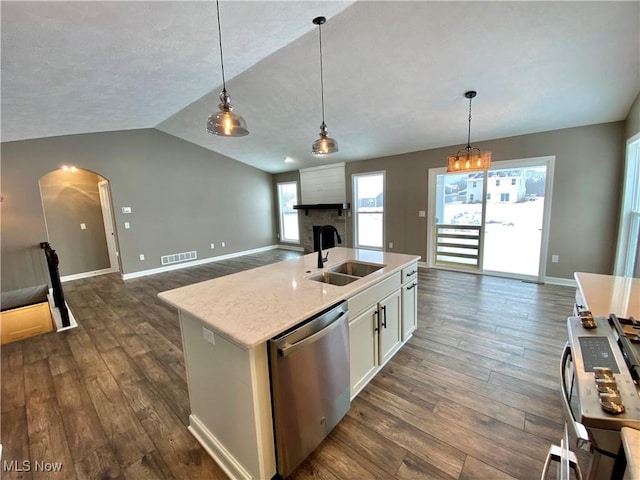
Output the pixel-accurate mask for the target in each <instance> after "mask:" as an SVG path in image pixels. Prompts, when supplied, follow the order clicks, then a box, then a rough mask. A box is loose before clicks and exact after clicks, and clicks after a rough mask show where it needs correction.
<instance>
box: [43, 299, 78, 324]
mask: <svg viewBox="0 0 640 480" xmlns="http://www.w3.org/2000/svg"><path fill="white" fill-rule="evenodd" d="M47 300H48V301H49V310H51V316H52V317H53V321H54V322H55V324H56V332H63V331H65V330H71V329H72V328H76V327H77V326H78V322H76V319H75V317H74V316H73V313H71V309H70V308H69V305H67V302H64V304H65V305H67V313H69V326H68V327H63V326H62V315H60V309H59V308H58V307H56V303H55V301H54V300H53V290H52V289H51V288H50V289H49V293H48V294H47Z"/></svg>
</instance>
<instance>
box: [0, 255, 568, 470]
mask: <svg viewBox="0 0 640 480" xmlns="http://www.w3.org/2000/svg"><path fill="white" fill-rule="evenodd" d="M297 255H299V254H298V253H295V252H290V251H284V250H274V251H270V252H266V253H261V254H258V255H249V256H245V257H241V258H237V259H231V260H225V261H221V262H216V263H211V264H208V265H203V266H199V267H193V268H189V269H183V270H177V271H174V272H169V273H164V274H158V275H154V276H150V277H143V278H139V279H135V280H129V281H126V282H124V281H122V280H121V279H120V277H119V275H117V274H110V275H103V276H100V277H94V278H90V279H85V280H78V281H74V282H69V283H65V284H64V289H65V294H66V297H67V301H68V304H69V305H70V307H71V309H72V311H73V313H74V315H75V317H76V318H77V320H78V323H79V327H78V328H76V329H73V330H70V331H67V332H62V333H50V334H45V335H42V336H39V337H34V338H32V339H28V340H24V341H22V342H18V343H13V344H9V345H6V346H3V347H2V351H1V357H2V397H1V400H2V405H1V410H2V418H1V428H2V430H1V435H0V438H1V441H2V445H3V451H2V466H3V470H7V469H8V468H9V467H8V466H7V465H8V463H9V462H11V461H12V460H15V461H17V462H18V465H17V466H18V467H20V468H21V469H22V470H23V471H22V472H18V471H16V468H13V471H4V472H3V473H2V478H3V479H15V478H24V479H65V480H71V479H78V480H83V479H113V478H119V479H124V478H127V479H135V480H137V479H147V478H149V479H152V478H158V479H178V480H182V479H224V478H226V476H225V475H224V473H223V472H222V471H221V469H220V468H219V467H218V466H217V465H216V463H215V462H214V461H213V460H212V459H211V458H210V457H209V456H208V455H207V454H206V452H205V451H204V450H203V449H202V448H201V447H200V445H199V444H198V443H197V441H196V440H195V439H194V438H193V437H192V435H191V434H190V433H189V432H188V430H187V428H186V425H187V424H188V415H189V398H188V392H187V384H186V378H185V368H184V358H183V354H182V345H181V338H180V328H179V325H178V320H177V313H176V311H175V310H174V309H173V308H171V307H169V306H167V305H165V304H163V303H161V302H159V301H158V299H157V296H156V295H157V293H158V292H161V291H164V290H169V289H172V288H176V287H179V286H183V285H187V284H191V283H195V282H198V281H202V280H206V279H210V278H215V277H220V276H223V275H227V274H230V273H233V272H237V271H241V270H246V269H249V268H254V267H257V266H260V265H263V264H266V263H271V262H275V261H280V260H283V259H286V258H290V257H294V256H297ZM419 281H420V284H419V293H418V300H419V306H418V316H419V320H418V330H417V331H416V333H415V334H414V336H413V338H412V339H411V340H410V341H409V342H408V343H407V345H405V346H404V347H403V348H402V349H401V350H400V352H398V353H397V354H396V356H395V357H394V358H393V359H392V360H391V361H390V363H389V364H387V366H386V367H385V368H384V369H383V370H382V371H381V372H380V373H379V374H378V375H377V376H376V378H374V380H373V381H372V382H371V383H370V384H369V385H368V386H367V387H366V388H365V389H364V390H363V391H362V393H361V394H360V395H359V396H358V397H357V398H356V399H355V400H354V402H353V403H352V406H351V410H350V411H349V413H348V414H347V416H346V417H345V418H344V420H343V421H342V422H341V423H340V424H339V425H338V426H337V427H336V428H335V429H334V430H333V432H332V433H331V434H330V435H329V437H328V438H327V439H326V440H325V441H324V442H323V443H322V444H321V445H320V447H319V448H318V449H317V450H316V451H315V452H314V453H313V454H311V456H310V457H309V458H308V459H307V460H306V461H305V462H304V463H303V464H302V465H301V466H300V467H299V468H298V469H297V470H296V471H295V472H294V474H293V475H292V478H294V479H311V478H313V479H322V480H330V479H340V480H343V479H358V480H360V479H390V478H396V479H430V478H442V479H491V480H494V479H507V478H518V479H534V478H535V479H538V478H540V474H541V471H542V465H543V462H544V458H545V456H546V453H547V450H548V448H549V445H550V444H551V443H552V442H553V443H557V442H559V439H560V437H561V435H562V431H563V430H562V428H563V417H562V412H561V407H560V400H559V398H560V397H559V395H560V393H559V380H558V363H559V357H560V352H561V349H562V346H563V345H564V342H565V340H566V326H565V322H566V317H567V316H568V315H569V314H570V313H571V309H572V304H573V298H574V289H572V288H568V287H559V286H548V285H547V286H545V285H537V284H532V283H523V282H520V281H516V280H509V279H501V278H493V277H483V276H478V275H473V274H464V273H454V272H445V271H438V270H425V269H421V270H420V273H419ZM212 408H215V405H212ZM25 460H28V461H30V462H31V464H30V465H31V469H30V471H27V470H29V469H28V468H24V467H25V466H26V465H25V464H23V463H22V462H23V461H25ZM36 461H38V462H50V463H54V462H59V463H61V464H62V470H61V471H60V472H59V473H54V472H51V471H49V472H47V471H35V466H36V465H35V462H36ZM15 466H16V465H15V464H14V467H15ZM49 468H53V467H51V466H50V467H49Z"/></svg>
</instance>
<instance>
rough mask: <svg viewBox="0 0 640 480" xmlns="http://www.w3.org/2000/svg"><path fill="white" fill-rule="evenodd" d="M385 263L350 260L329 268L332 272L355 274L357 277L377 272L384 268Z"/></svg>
mask: <svg viewBox="0 0 640 480" xmlns="http://www.w3.org/2000/svg"><path fill="white" fill-rule="evenodd" d="M383 267H384V265H382V264H380V263H364V262H356V261H353V260H348V261H346V262H344V263H341V264H340V265H336V266H335V267H332V268H330V269H329V271H331V272H335V273H344V274H346V275H353V276H355V277H366V276H367V275H369V274H371V273H373V272H376V271H378V270H380V269H381V268H383Z"/></svg>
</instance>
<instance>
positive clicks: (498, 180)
mask: <svg viewBox="0 0 640 480" xmlns="http://www.w3.org/2000/svg"><path fill="white" fill-rule="evenodd" d="M499 186H500V179H499V178H497V179H496V187H499Z"/></svg>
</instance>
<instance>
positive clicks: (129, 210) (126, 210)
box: [122, 207, 131, 213]
mask: <svg viewBox="0 0 640 480" xmlns="http://www.w3.org/2000/svg"><path fill="white" fill-rule="evenodd" d="M122 213H131V207H122Z"/></svg>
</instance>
